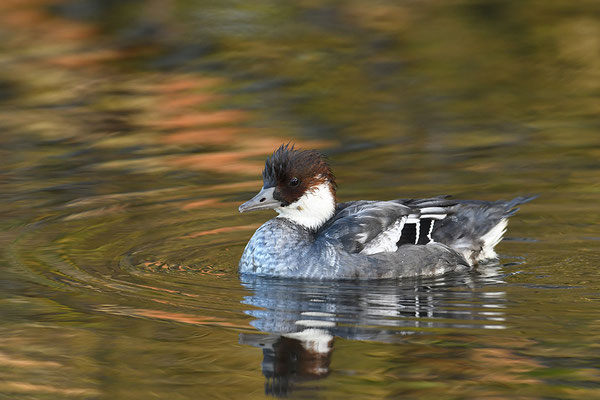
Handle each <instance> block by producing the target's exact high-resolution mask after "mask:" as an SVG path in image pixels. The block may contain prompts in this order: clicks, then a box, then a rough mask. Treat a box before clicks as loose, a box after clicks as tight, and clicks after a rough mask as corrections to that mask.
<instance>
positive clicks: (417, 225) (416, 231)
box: [415, 222, 421, 244]
mask: <svg viewBox="0 0 600 400" xmlns="http://www.w3.org/2000/svg"><path fill="white" fill-rule="evenodd" d="M420 234H421V222H417V223H416V224H415V244H417V243H419V236H420Z"/></svg>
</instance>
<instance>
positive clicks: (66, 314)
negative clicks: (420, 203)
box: [0, 0, 600, 399]
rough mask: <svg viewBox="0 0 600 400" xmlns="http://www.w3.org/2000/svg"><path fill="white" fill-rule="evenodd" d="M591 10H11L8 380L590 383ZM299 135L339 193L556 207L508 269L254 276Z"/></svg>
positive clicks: (455, 390)
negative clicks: (324, 159)
mask: <svg viewBox="0 0 600 400" xmlns="http://www.w3.org/2000/svg"><path fill="white" fill-rule="evenodd" d="M598 11H600V10H599V9H598V4H597V2H596V1H579V2H575V3H567V2H561V1H546V2H537V1H533V2H527V3H523V2H517V1H506V2H493V1H492V2H490V1H458V2H436V1H425V2H423V1H422V2H404V3H390V2H377V3H372V4H371V3H370V4H369V5H368V7H367V6H365V3H364V2H358V1H347V2H330V1H320V2H314V1H300V2H295V3H284V2H274V1H273V2H269V1H268V2H264V3H243V4H242V3H240V2H229V1H224V2H208V1H204V0H177V1H163V0H153V1H149V2H138V1H132V0H125V1H118V2H114V1H113V2H111V1H96V0H81V1H67V0H5V1H2V2H0V37H1V38H2V40H1V41H0V49H1V51H0V65H1V66H2V68H0V131H1V134H0V156H1V157H0V181H1V182H0V185H1V187H0V248H1V250H0V267H1V269H2V275H1V279H0V288H1V290H0V313H1V315H2V322H1V323H0V338H1V339H2V340H0V361H1V362H2V364H3V365H4V367H2V368H0V381H1V382H0V395H1V396H4V397H7V398H31V399H34V398H35V399H56V398H94V399H104V398H106V399H120V398H123V399H135V398H148V397H159V398H170V399H171V398H172V399H190V398H199V397H200V398H204V397H206V398H214V399H218V398H226V399H232V398H243V399H254V398H265V389H266V391H267V394H268V395H276V396H278V395H284V394H285V395H287V396H289V397H294V398H342V397H343V398H346V399H354V398H360V399H365V398H376V399H379V398H385V397H410V398H422V399H427V398H436V399H438V398H461V399H462V398H476V399H479V398H528V399H537V398H565V399H581V398H595V397H598V387H599V385H600V372H599V371H600V370H599V369H598V365H597V360H598V357H600V354H599V353H598V346H597V343H599V341H600V336H599V335H598V333H597V332H600V325H599V322H598V318H597V315H598V311H599V304H600V303H599V301H600V297H599V296H598V292H599V290H600V274H599V273H598V263H599V258H598V243H599V240H600V234H599V233H598V222H599V221H600V213H599V211H598V206H597V204H599V202H600V179H599V177H600V163H599V161H598V160H599V159H600V135H599V127H600V125H599V124H598V121H599V120H598V111H599V107H598V106H599V104H600V102H599V99H598V88H599V86H598V85H599V83H600V75H599V73H600V72H599V71H600V51H599V49H600V47H599V46H598V40H599V39H598V38H600V34H599V33H600V32H599V27H600V23H599V20H598V15H600V14H599V13H598ZM290 140H292V141H295V142H296V143H297V144H298V145H299V146H301V147H314V148H319V149H321V150H323V151H324V152H326V153H327V154H328V155H329V156H330V158H331V163H332V165H333V166H334V169H335V173H336V176H337V177H338V180H339V183H340V186H339V192H338V195H339V198H340V200H342V201H344V200H349V199H388V198H397V197H411V196H431V195H439V194H445V193H449V194H454V195H456V196H457V197H462V198H481V199H488V200H492V199H499V198H511V197H514V196H517V195H525V194H534V193H538V194H540V197H539V198H538V199H537V200H536V201H535V202H534V203H530V204H528V205H527V207H523V209H522V210H521V211H520V212H519V213H518V214H517V215H516V216H515V218H513V220H512V221H511V225H510V226H509V231H508V236H509V238H508V240H506V241H505V242H503V243H502V244H501V245H500V248H499V252H500V253H501V254H502V255H503V258H502V262H503V264H502V265H501V266H499V267H497V268H492V269H491V270H479V271H478V272H476V273H474V274H470V275H467V276H454V277H444V278H443V279H441V280H438V281H435V280H434V281H415V282H399V283H398V282H387V283H379V284H350V283H345V284H342V283H329V284H316V283H310V282H284V281H277V282H268V281H267V282H264V281H263V282H247V281H240V279H239V277H238V276H237V273H236V268H237V261H238V258H239V255H240V253H241V251H242V249H243V246H244V244H245V243H246V241H247V240H248V238H249V236H250V235H251V234H252V231H253V230H254V229H255V228H256V227H257V226H259V225H260V224H261V223H262V222H264V221H265V220H266V219H267V218H269V217H270V216H271V215H270V214H268V213H258V214H255V215H251V214H250V215H245V214H244V215H240V214H238V213H237V206H238V205H239V204H240V203H241V202H242V201H243V200H245V199H247V198H248V196H249V195H251V194H253V193H255V192H256V190H257V189H258V188H259V187H260V185H261V181H260V169H261V168H262V165H263V162H264V157H265V156H266V155H267V154H269V153H270V152H271V151H272V150H273V148H275V147H276V146H278V145H280V144H281V143H284V142H288V141H290ZM265 384H266V386H265Z"/></svg>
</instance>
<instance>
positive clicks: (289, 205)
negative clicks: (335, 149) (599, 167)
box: [238, 143, 536, 280]
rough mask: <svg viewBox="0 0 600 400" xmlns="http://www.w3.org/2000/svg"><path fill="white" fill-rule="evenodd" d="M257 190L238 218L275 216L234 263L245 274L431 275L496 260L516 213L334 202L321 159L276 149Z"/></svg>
mask: <svg viewBox="0 0 600 400" xmlns="http://www.w3.org/2000/svg"><path fill="white" fill-rule="evenodd" d="M262 180H263V186H262V188H261V189H260V191H259V192H258V194H256V196H254V197H253V198H251V199H250V200H248V201H246V202H245V203H243V204H242V205H240V206H239V212H241V213H244V212H250V211H258V210H275V211H276V212H277V214H278V215H277V216H276V217H275V218H272V219H270V220H268V221H267V222H265V223H264V224H263V225H262V226H260V227H259V228H258V229H257V230H256V232H254V234H253V235H252V237H251V238H250V240H249V241H248V243H247V245H246V247H245V249H244V251H243V253H242V256H241V258H240V261H239V266H238V271H239V273H240V274H241V275H249V276H260V277H273V278H292V279H313V280H373V279H403V278H409V277H429V276H437V275H442V274H447V273H451V272H462V271H468V270H470V269H472V268H475V267H476V266H478V265H481V264H487V263H491V262H497V260H498V255H497V254H496V252H495V250H494V248H495V247H496V245H497V244H498V243H499V242H500V241H501V240H502V237H503V235H504V233H505V232H506V227H507V223H508V218H509V217H511V216H512V215H514V214H515V213H516V212H517V211H518V208H517V206H518V205H521V204H523V203H526V202H528V201H531V200H533V199H534V198H535V197H536V196H531V197H517V198H515V199H512V200H510V201H502V200H500V201H481V200H454V199H452V198H450V197H449V196H437V197H431V198H425V199H395V200H387V201H374V200H357V201H349V202H343V203H338V202H337V201H336V189H337V185H336V179H335V176H334V174H333V172H332V169H331V167H330V165H329V163H328V161H327V158H326V156H324V155H323V154H322V153H320V152H318V151H316V150H302V149H297V148H296V147H295V145H293V144H290V143H288V144H282V145H281V146H280V147H278V148H277V149H276V150H275V151H274V152H273V154H272V155H271V156H270V157H267V159H266V161H265V166H264V169H263V171H262Z"/></svg>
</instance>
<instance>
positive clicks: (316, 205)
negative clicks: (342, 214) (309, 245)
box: [275, 182, 335, 229]
mask: <svg viewBox="0 0 600 400" xmlns="http://www.w3.org/2000/svg"><path fill="white" fill-rule="evenodd" d="M275 211H277V212H278V213H279V215H278V218H286V219H289V220H290V221H293V222H295V223H297V224H298V225H301V226H303V227H305V228H308V229H318V228H319V227H321V226H322V225H323V224H324V223H325V222H327V220H328V219H329V218H331V217H332V216H333V214H334V213H335V198H334V196H333V193H332V192H331V189H330V186H329V182H325V183H322V184H320V185H318V186H316V187H314V188H312V189H311V190H309V191H307V192H306V193H304V194H303V195H302V197H300V198H299V199H298V200H296V201H295V202H293V203H292V204H290V205H288V206H287V207H279V208H276V209H275Z"/></svg>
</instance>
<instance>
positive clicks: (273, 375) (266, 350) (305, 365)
mask: <svg viewBox="0 0 600 400" xmlns="http://www.w3.org/2000/svg"><path fill="white" fill-rule="evenodd" d="M240 343H242V344H248V345H251V346H255V347H259V348H262V350H263V362H262V370H263V375H264V376H265V378H266V382H265V392H266V394H268V395H273V396H276V397H285V396H287V395H288V394H289V392H290V391H291V390H292V389H293V387H294V385H295V384H296V383H299V382H302V381H307V380H312V379H321V378H324V377H326V376H327V375H328V374H329V364H330V363H331V352H332V349H333V336H331V335H330V334H329V333H328V332H327V331H324V330H320V329H306V330H304V331H302V332H297V333H289V334H285V335H259V334H248V333H246V334H240Z"/></svg>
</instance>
